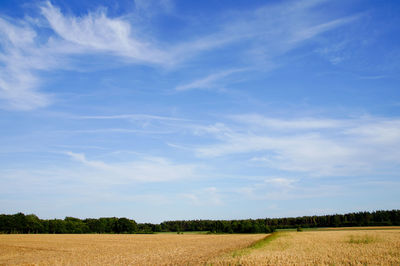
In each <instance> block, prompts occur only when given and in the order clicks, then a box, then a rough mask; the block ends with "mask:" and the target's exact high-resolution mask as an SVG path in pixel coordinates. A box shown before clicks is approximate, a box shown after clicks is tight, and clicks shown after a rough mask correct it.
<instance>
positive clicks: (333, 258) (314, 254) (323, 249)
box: [210, 229, 400, 265]
mask: <svg viewBox="0 0 400 266" xmlns="http://www.w3.org/2000/svg"><path fill="white" fill-rule="evenodd" d="M273 238H274V239H273V240H271V241H269V242H266V243H265V244H264V245H262V246H261V247H258V248H248V249H245V250H241V251H240V252H235V253H231V254H226V255H223V256H221V257H219V258H217V259H214V260H211V261H210V263H212V264H213V265H400V230H347V229H346V230H342V231H336V230H335V231H329V230H328V231H308V232H307V231H305V232H280V233H277V234H276V235H274V236H273Z"/></svg>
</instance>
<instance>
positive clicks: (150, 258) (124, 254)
mask: <svg viewBox="0 0 400 266" xmlns="http://www.w3.org/2000/svg"><path fill="white" fill-rule="evenodd" d="M265 236H266V235H265V234H246V235H236V234H232V235H201V234H183V235H177V234H154V235H99V234H94V235H34V234H31V235H18V234H16V235H0V265H199V264H202V265H204V264H205V263H206V262H207V261H209V260H211V259H213V258H215V257H219V256H221V255H222V254H226V253H230V252H232V251H233V250H237V249H242V248H245V247H247V246H249V245H251V244H252V243H254V242H256V241H258V240H260V239H263V238H264V237H265Z"/></svg>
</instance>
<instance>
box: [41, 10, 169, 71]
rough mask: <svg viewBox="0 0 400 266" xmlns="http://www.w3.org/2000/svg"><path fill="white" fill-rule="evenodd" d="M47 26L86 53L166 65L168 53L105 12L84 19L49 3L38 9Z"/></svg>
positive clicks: (127, 24)
mask: <svg viewBox="0 0 400 266" xmlns="http://www.w3.org/2000/svg"><path fill="white" fill-rule="evenodd" d="M41 10H42V14H43V16H44V17H45V18H46V19H47V21H48V22H49V24H50V27H51V28H52V29H53V30H54V31H55V32H56V33H57V35H58V36H59V37H61V38H62V39H64V40H66V41H68V42H71V43H73V44H76V45H78V46H79V47H80V48H83V49H86V52H109V53H112V54H115V55H118V56H122V57H126V58H130V59H133V60H137V61H142V62H143V63H155V64H160V63H165V62H167V61H168V54H167V53H165V52H162V51H160V50H159V49H157V48H155V47H154V46H153V45H152V44H151V43H149V42H146V41H142V40H140V39H139V38H138V37H134V36H133V35H134V31H133V30H132V29H131V25H130V24H129V23H128V22H127V21H124V20H123V19H120V18H109V17H107V15H106V13H105V12H104V11H99V12H95V13H89V14H88V15H87V16H84V17H74V16H65V15H63V14H62V13H61V12H60V10H59V9H58V8H56V7H54V6H53V5H52V4H51V3H50V2H47V4H46V5H44V6H42V8H41Z"/></svg>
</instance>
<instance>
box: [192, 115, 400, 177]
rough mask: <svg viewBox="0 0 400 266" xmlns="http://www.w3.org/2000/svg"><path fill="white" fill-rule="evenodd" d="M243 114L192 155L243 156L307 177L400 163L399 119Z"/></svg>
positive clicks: (363, 171)
mask: <svg viewBox="0 0 400 266" xmlns="http://www.w3.org/2000/svg"><path fill="white" fill-rule="evenodd" d="M244 117H246V116H241V117H240V119H236V121H239V124H238V125H236V126H231V129H230V132H231V133H229V134H226V133H220V132H218V131H214V132H210V133H211V134H212V133H214V135H215V138H216V139H217V140H219V141H218V142H216V143H214V144H209V145H203V146H197V147H196V148H195V149H194V151H195V153H196V154H197V155H198V156H200V157H204V158H213V157H221V156H233V155H238V154H247V156H248V158H249V162H250V163H253V164H254V166H267V167H269V168H274V169H280V170H284V171H290V172H304V173H307V174H309V175H311V176H332V175H361V174H367V173H371V172H381V171H382V170H383V169H389V171H390V169H392V170H393V167H395V166H396V165H398V164H399V163H400V159H399V158H400V122H399V121H398V120H396V119H391V120H390V119H377V118H376V119H374V118H360V119H351V120H346V119H343V120H340V119H336V120H332V119H321V120H318V119H309V118H308V119H301V118H300V119H293V120H283V119H277V118H268V117H262V116H249V117H250V118H251V117H253V118H256V119H249V120H243V118H244ZM259 121H261V123H259ZM243 125H245V126H244V128H246V130H245V131H244V130H241V128H243ZM299 129H301V130H299ZM225 132H226V131H225Z"/></svg>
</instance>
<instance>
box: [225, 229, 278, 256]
mask: <svg viewBox="0 0 400 266" xmlns="http://www.w3.org/2000/svg"><path fill="white" fill-rule="evenodd" d="M280 235H281V233H279V232H274V233H272V234H270V235H267V236H266V237H264V238H263V239H261V240H258V241H256V242H254V243H252V244H251V245H250V246H248V247H246V248H243V249H239V250H235V251H234V252H232V257H234V258H236V257H239V256H243V255H247V254H249V253H250V252H252V251H253V250H255V249H259V248H262V247H265V246H266V245H268V244H269V243H270V242H272V241H273V240H275V239H277V238H278V237H279V236H280Z"/></svg>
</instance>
